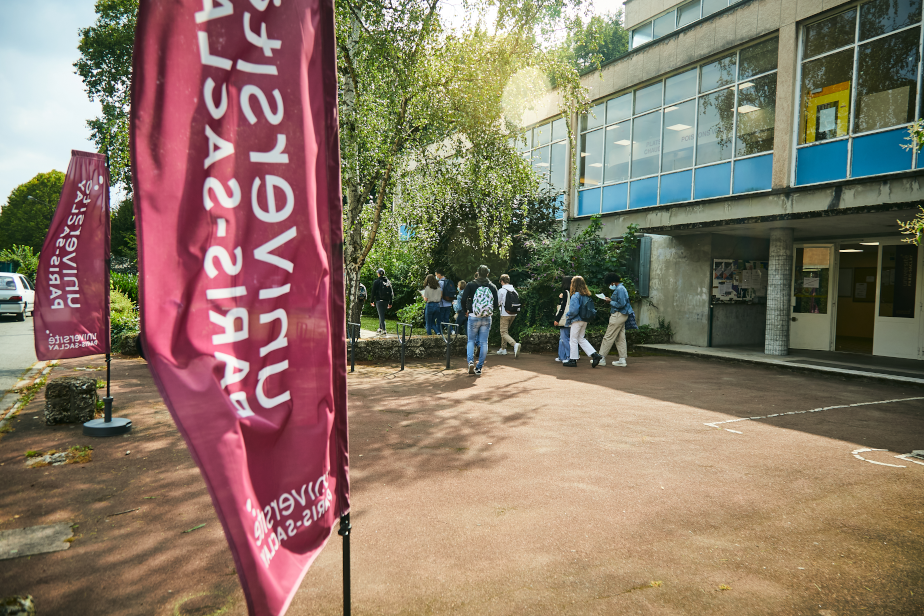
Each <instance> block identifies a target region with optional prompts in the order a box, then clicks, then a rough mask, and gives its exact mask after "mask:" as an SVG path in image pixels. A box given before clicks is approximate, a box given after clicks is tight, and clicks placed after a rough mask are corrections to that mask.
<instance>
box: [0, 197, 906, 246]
mask: <svg viewBox="0 0 924 616" xmlns="http://www.w3.org/2000/svg"><path fill="white" fill-rule="evenodd" d="M920 210H921V211H920V212H919V213H918V214H916V215H915V217H914V218H912V219H911V220H909V221H908V222H902V221H900V220H899V221H898V224H899V226H900V227H901V232H902V233H904V234H905V235H909V236H911V237H907V238H905V241H906V242H908V243H910V244H914V245H915V246H921V245H924V207H922V208H920ZM0 258H2V256H0Z"/></svg>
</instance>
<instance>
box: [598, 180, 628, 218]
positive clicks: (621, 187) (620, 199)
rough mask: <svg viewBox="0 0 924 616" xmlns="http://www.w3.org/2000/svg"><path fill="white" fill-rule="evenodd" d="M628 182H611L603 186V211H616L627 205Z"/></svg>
mask: <svg viewBox="0 0 924 616" xmlns="http://www.w3.org/2000/svg"><path fill="white" fill-rule="evenodd" d="M628 189H629V184H628V182H623V183H622V184H611V185H610V186H604V187H603V211H604V212H618V211H619V210H624V209H626V208H628V207H629V203H628V200H629V190H628Z"/></svg>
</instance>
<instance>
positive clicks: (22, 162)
mask: <svg viewBox="0 0 924 616" xmlns="http://www.w3.org/2000/svg"><path fill="white" fill-rule="evenodd" d="M94 4H95V2H94V0H29V1H27V2H23V1H21V0H0V206H2V205H5V204H6V200H7V197H9V195H10V193H11V192H12V191H13V189H14V188H16V187H17V186H19V185H20V184H23V183H25V182H28V181H29V180H30V179H32V178H33V177H34V176H35V175H36V174H37V173H42V172H47V171H51V170H52V169H57V170H58V171H67V164H68V162H69V161H70V155H71V150H83V151H86V152H95V151H96V146H95V145H94V144H93V143H92V142H91V141H90V129H89V128H87V120H89V119H91V118H95V117H97V116H98V115H99V113H100V107H99V103H96V102H91V101H90V100H89V99H88V98H87V95H86V92H85V91H84V88H83V81H81V79H80V77H79V76H78V75H76V74H75V73H74V66H73V65H74V62H75V61H76V60H77V58H78V56H79V53H78V52H77V44H78V42H79V40H80V39H79V36H78V34H77V30H78V29H79V28H85V27H87V26H90V25H92V24H93V22H94V21H95V13H94V10H93V6H94ZM622 4H623V0H595V1H594V9H595V12H596V13H612V12H615V11H616V10H617V9H619V8H621V7H622Z"/></svg>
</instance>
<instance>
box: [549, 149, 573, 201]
mask: <svg viewBox="0 0 924 616" xmlns="http://www.w3.org/2000/svg"><path fill="white" fill-rule="evenodd" d="M549 164H550V165H551V176H550V177H551V180H550V183H551V184H552V191H553V192H562V191H564V190H565V189H567V188H568V187H567V186H566V180H567V177H568V142H567V141H556V142H555V143H553V144H552V160H551V161H550V163H549Z"/></svg>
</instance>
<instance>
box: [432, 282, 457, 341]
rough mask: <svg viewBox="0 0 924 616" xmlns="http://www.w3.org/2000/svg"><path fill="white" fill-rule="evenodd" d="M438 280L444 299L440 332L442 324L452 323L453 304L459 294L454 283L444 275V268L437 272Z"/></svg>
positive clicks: (441, 309) (441, 302)
mask: <svg viewBox="0 0 924 616" xmlns="http://www.w3.org/2000/svg"><path fill="white" fill-rule="evenodd" d="M436 279H437V280H439V282H440V290H441V291H442V292H443V297H442V298H441V299H440V321H439V325H440V331H442V323H452V302H453V301H455V299H456V296H457V295H458V292H457V291H456V286H455V285H454V284H452V281H451V280H450V279H449V278H446V276H444V275H443V268H439V269H437V270H436Z"/></svg>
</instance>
